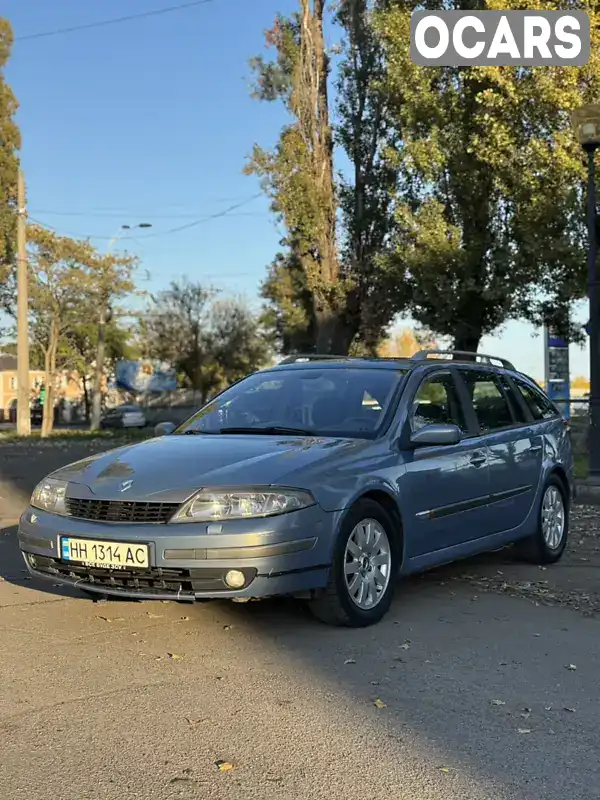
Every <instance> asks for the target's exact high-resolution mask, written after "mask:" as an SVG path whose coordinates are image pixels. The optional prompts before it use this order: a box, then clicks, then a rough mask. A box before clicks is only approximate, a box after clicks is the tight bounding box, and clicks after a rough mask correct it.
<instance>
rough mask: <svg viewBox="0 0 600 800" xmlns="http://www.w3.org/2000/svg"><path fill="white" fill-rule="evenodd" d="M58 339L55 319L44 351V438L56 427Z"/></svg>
mask: <svg viewBox="0 0 600 800" xmlns="http://www.w3.org/2000/svg"><path fill="white" fill-rule="evenodd" d="M58 340H59V330H58V325H57V324H56V323H55V322H54V321H53V322H51V323H50V334H49V338H48V348H47V350H46V352H45V353H44V371H45V376H44V382H45V386H46V399H45V401H44V415H43V418H42V430H41V434H40V435H41V437H42V438H46V437H47V436H50V434H51V433H52V430H53V428H54V388H55V387H54V384H55V381H56V352H57V350H58Z"/></svg>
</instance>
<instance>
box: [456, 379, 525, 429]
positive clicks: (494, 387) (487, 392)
mask: <svg viewBox="0 0 600 800" xmlns="http://www.w3.org/2000/svg"><path fill="white" fill-rule="evenodd" d="M461 375H462V377H463V380H464V381H465V383H466V384H467V389H468V391H469V395H470V396H471V400H472V402H473V408H474V410H475V414H476V416H477V422H478V423H479V431H480V433H490V432H491V431H497V430H500V429H501V428H506V427H509V426H510V425H514V424H515V422H514V419H513V415H512V412H511V408H510V406H509V404H508V400H507V399H506V397H505V396H504V393H503V391H502V389H501V387H500V384H499V382H498V376H496V375H494V373H492V372H477V371H476V370H468V371H467V370H461Z"/></svg>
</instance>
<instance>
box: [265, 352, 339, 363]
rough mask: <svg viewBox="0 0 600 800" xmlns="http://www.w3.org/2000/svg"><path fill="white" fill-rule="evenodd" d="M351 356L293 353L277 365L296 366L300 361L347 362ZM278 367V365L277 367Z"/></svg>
mask: <svg viewBox="0 0 600 800" xmlns="http://www.w3.org/2000/svg"><path fill="white" fill-rule="evenodd" d="M351 358H352V356H332V355H319V354H318V353H295V354H294V355H292V356H286V357H285V358H284V359H283V360H282V361H280V362H279V364H298V363H301V362H302V361H349V360H350V359H351ZM278 366H279V365H278Z"/></svg>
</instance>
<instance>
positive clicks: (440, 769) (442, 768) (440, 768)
mask: <svg viewBox="0 0 600 800" xmlns="http://www.w3.org/2000/svg"><path fill="white" fill-rule="evenodd" d="M438 769H439V771H440V772H450V770H449V769H448V767H438Z"/></svg>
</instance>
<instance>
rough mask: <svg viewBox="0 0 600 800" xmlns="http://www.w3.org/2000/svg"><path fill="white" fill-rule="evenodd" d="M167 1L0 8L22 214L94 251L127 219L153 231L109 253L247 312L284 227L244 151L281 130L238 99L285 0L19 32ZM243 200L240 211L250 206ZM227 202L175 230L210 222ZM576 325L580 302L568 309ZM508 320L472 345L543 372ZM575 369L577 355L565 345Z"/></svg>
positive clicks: (224, 1)
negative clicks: (7, 33) (122, 251)
mask: <svg viewBox="0 0 600 800" xmlns="http://www.w3.org/2000/svg"><path fill="white" fill-rule="evenodd" d="M174 4H175V0H102V3H89V2H87V3H84V2H81V0H52V2H49V0H3V3H2V12H1V13H2V15H3V16H5V17H8V19H9V20H10V21H11V23H12V25H13V28H14V33H15V37H16V39H17V41H16V42H15V45H14V49H13V56H12V58H11V62H10V64H9V68H8V70H7V78H8V80H9V82H10V84H11V86H12V88H13V90H14V91H15V93H16V95H17V98H18V100H19V103H20V110H19V115H18V122H19V125H20V127H21V132H22V135H23V152H22V157H23V166H24V169H25V174H26V180H27V186H28V202H29V213H30V216H31V217H32V218H33V219H35V220H37V221H40V222H42V223H43V224H45V225H50V226H53V227H54V228H56V229H57V230H59V231H60V232H61V233H65V234H69V235H76V236H81V237H87V236H90V237H92V238H93V242H94V244H96V245H97V246H98V247H106V246H107V245H108V243H109V241H110V239H111V237H112V236H114V235H115V233H116V232H117V231H118V229H119V226H121V225H123V224H128V225H136V224H138V223H140V222H147V223H151V224H152V226H153V227H152V229H149V230H143V231H139V232H136V235H135V239H134V240H130V241H127V240H123V241H122V243H121V246H123V247H125V246H126V247H127V249H129V250H130V251H131V252H135V253H136V254H137V255H139V256H140V258H141V259H142V260H143V266H144V268H146V269H148V270H149V272H150V276H151V279H150V281H149V282H148V283H147V284H146V288H148V289H150V290H156V289H158V288H161V287H163V286H166V285H167V284H168V283H169V281H170V280H172V279H174V278H177V277H180V276H182V275H187V276H188V277H190V278H191V279H194V280H201V281H204V282H205V283H211V284H213V285H215V286H218V287H221V288H222V289H223V290H224V291H227V292H237V293H242V294H244V295H246V297H247V298H248V299H249V300H250V301H251V302H252V303H253V304H255V305H256V306H258V303H259V300H258V298H257V289H258V285H259V283H260V281H261V280H262V278H263V276H264V273H265V267H266V265H267V264H268V263H269V262H270V261H271V259H272V257H273V255H274V253H275V251H276V250H277V246H278V241H279V239H280V237H281V231H279V230H278V229H277V227H276V226H275V224H274V221H273V219H272V217H271V216H270V215H269V213H268V206H267V202H266V200H265V199H264V198H263V197H259V198H255V199H251V198H252V197H253V196H254V195H256V194H257V193H258V192H259V186H258V184H257V181H256V180H255V179H254V178H251V177H246V176H245V175H243V174H242V169H243V167H244V163H245V159H246V157H247V155H248V154H249V152H250V150H251V148H252V145H253V143H254V142H259V143H260V144H263V145H266V146H268V145H270V144H272V143H273V142H274V141H275V139H276V137H277V133H278V131H279V129H280V127H281V125H282V124H283V123H284V121H285V117H284V112H283V110H282V109H281V108H279V107H277V105H273V104H265V103H258V102H257V101H255V100H252V99H251V97H250V92H249V82H250V75H249V70H248V67H247V62H248V58H249V57H250V56H252V55H254V54H256V53H259V52H261V51H262V48H263V31H264V30H265V29H266V28H268V27H270V25H271V24H272V21H273V19H274V16H275V13H276V12H277V11H281V12H282V13H287V12H289V11H290V10H291V9H293V8H294V7H295V6H296V5H297V3H296V0H214V2H208V3H207V4H206V5H203V6H197V7H194V8H190V9H187V10H181V11H178V12H174V13H171V14H165V15H162V16H155V17H148V18H145V19H137V20H132V21H129V22H124V23H122V24H119V25H110V26H106V27H99V28H95V29H92V30H87V31H85V30H84V31H77V32H73V33H68V34H64V35H59V36H52V37H47V38H39V39H29V40H28V39H24V40H23V41H19V40H18V39H19V37H21V36H24V37H26V36H27V35H29V34H33V33H37V32H41V31H49V30H55V29H57V28H63V27H70V26H76V25H79V24H85V23H89V22H95V21H98V20H104V19H108V18H111V17H119V16H124V15H129V14H136V13H141V12H145V11H148V10H153V9H156V8H160V7H164V6H168V5H174ZM246 201H247V202H246ZM238 203H245V204H244V205H242V206H241V207H240V208H239V209H237V210H236V211H234V212H232V214H231V215H226V216H223V217H220V218H215V219H212V220H209V221H206V222H203V223H201V224H199V225H196V226H194V227H190V228H188V229H187V230H183V231H180V232H174V233H169V231H170V230H171V229H173V228H176V227H180V226H183V225H186V224H189V223H192V222H194V221H196V220H200V219H202V218H204V217H206V216H209V215H212V214H216V213H218V212H220V211H225V210H226V209H228V208H229V207H231V206H232V205H234V204H238ZM579 317H580V318H581V320H582V321H585V319H586V316H585V309H583V311H582V312H581V314H580V315H579ZM534 333H535V332H534V331H533V330H532V329H531V328H530V327H529V326H526V325H523V324H520V323H510V324H509V325H507V326H506V328H505V330H504V331H503V332H502V333H501V335H499V336H496V337H494V338H493V340H490V339H489V338H486V340H485V341H483V342H482V346H481V348H480V349H481V350H482V351H483V352H486V351H488V352H494V353H497V354H498V355H501V356H505V357H508V358H511V359H512V360H514V361H515V362H516V364H517V366H518V367H520V368H521V369H523V370H524V371H526V372H529V373H532V374H535V375H536V376H539V377H542V372H543V344H542V339H541V336H538V337H536V338H533V335H534ZM571 363H572V372H573V373H574V374H587V373H588V366H587V353H586V352H585V351H582V350H580V349H579V348H571Z"/></svg>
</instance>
